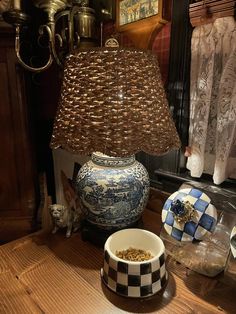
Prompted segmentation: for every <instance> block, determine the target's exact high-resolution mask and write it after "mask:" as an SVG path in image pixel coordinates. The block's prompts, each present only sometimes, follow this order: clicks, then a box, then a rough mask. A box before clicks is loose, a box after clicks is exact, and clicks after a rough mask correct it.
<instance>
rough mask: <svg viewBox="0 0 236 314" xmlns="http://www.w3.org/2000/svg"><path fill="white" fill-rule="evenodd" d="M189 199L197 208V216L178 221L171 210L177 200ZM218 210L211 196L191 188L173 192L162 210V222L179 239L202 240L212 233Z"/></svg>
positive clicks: (170, 233) (168, 231)
mask: <svg viewBox="0 0 236 314" xmlns="http://www.w3.org/2000/svg"><path fill="white" fill-rule="evenodd" d="M177 199H178V200H180V201H189V202H190V203H191V204H192V205H193V206H194V209H195V218H194V219H193V220H191V221H189V222H187V223H185V224H180V223H178V222H177V221H176V220H175V218H174V215H173V212H172V211H171V204H172V202H173V201H176V200H177ZM216 221H217V212H216V208H215V207H214V206H213V205H212V204H211V200H210V198H209V197H208V196H207V195H206V194H205V193H203V192H202V191H200V190H197V189H194V188H189V189H182V190H179V191H177V192H175V193H173V194H172V195H171V196H170V197H169V198H168V199H167V201H166V202H165V204H164V207H163V210H162V222H163V224H164V228H165V230H166V231H167V233H168V234H169V235H171V236H172V237H173V238H175V239H176V240H178V241H193V240H201V239H203V237H204V236H205V235H207V234H208V233H211V232H212V231H213V230H214V228H215V225H216Z"/></svg>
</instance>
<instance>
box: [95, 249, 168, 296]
mask: <svg viewBox="0 0 236 314" xmlns="http://www.w3.org/2000/svg"><path fill="white" fill-rule="evenodd" d="M101 276H102V278H103V280H104V282H105V284H106V285H107V286H108V287H109V288H110V289H111V290H113V291H114V292H116V293H117V294H120V295H122V296H126V297H133V298H140V297H148V296H151V295H153V294H155V293H157V292H158V291H160V290H161V289H162V288H164V287H165V285H166V283H167V278H168V274H167V271H166V268H165V255H164V253H163V254H162V255H161V256H160V257H159V258H158V259H157V260H155V261H152V262H145V263H143V262H142V263H131V264H130V263H128V262H127V263H126V262H122V261H116V260H114V259H112V258H111V257H110V255H109V253H108V252H107V251H105V256H104V267H103V269H102V270H101Z"/></svg>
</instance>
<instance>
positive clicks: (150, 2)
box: [119, 0, 159, 26]
mask: <svg viewBox="0 0 236 314" xmlns="http://www.w3.org/2000/svg"><path fill="white" fill-rule="evenodd" d="M158 4H159V0H121V1H119V25H120V26H122V25H126V24H129V23H132V22H136V21H139V20H141V19H145V18H147V17H151V16H153V15H156V14H158V13H159V5H158Z"/></svg>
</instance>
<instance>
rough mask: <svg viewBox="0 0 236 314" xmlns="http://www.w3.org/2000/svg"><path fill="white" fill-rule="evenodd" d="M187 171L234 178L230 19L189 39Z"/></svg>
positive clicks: (235, 35) (235, 104)
mask: <svg viewBox="0 0 236 314" xmlns="http://www.w3.org/2000/svg"><path fill="white" fill-rule="evenodd" d="M191 45H192V48H191V49H192V55H191V86H190V127H189V146H190V151H191V153H190V157H188V161H187V168H188V169H189V170H190V171H191V176H193V177H200V176H201V175H202V173H203V172H204V173H208V174H213V181H214V183H215V184H220V183H222V182H223V181H224V180H225V179H226V178H228V177H231V178H236V23H235V21H234V18H233V17H225V18H219V19H217V20H216V21H215V22H214V23H211V24H206V25H202V26H198V27H196V28H195V29H194V31H193V35H192V44H191Z"/></svg>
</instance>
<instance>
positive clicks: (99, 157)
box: [51, 47, 180, 231]
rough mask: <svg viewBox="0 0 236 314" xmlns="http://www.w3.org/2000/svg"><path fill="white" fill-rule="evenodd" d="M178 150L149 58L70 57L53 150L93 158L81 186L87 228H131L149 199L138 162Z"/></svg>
mask: <svg viewBox="0 0 236 314" xmlns="http://www.w3.org/2000/svg"><path fill="white" fill-rule="evenodd" d="M179 146H180V141H179V137H178V134H177V132H176V128H175V125H174V122H173V120H172V117H171V113H170V111H169V107H168V103H167V100H166V96H165V92H164V88H163V83H162V80H161V75H160V70H159V66H158V61H157V58H156V56H154V55H153V54H152V53H151V52H147V51H142V50H138V49H130V48H128V49H127V48H122V47H101V48H100V47H99V48H98V47H97V48H92V50H86V51H83V50H79V51H77V52H76V53H74V54H71V55H69V56H68V57H67V60H66V64H65V69H64V79H63V84H62V90H61V98H60V103H59V107H58V112H57V115H56V119H55V122H54V130H53V135H52V141H51V147H52V148H59V147H62V148H63V149H65V150H67V151H70V152H72V153H76V154H87V155H88V154H92V156H91V160H90V161H89V162H88V163H86V164H84V165H83V166H82V168H81V169H80V172H79V174H78V177H77V180H76V190H77V193H78V194H79V199H80V204H81V209H82V212H83V213H84V214H85V220H86V221H87V222H88V224H90V225H91V226H92V227H94V228H98V229H99V230H109V231H115V230H117V229H122V228H127V227H129V226H133V225H134V224H135V223H136V222H137V221H138V220H139V218H140V217H141V214H142V211H143V210H144V208H145V206H146V203H147V200H148V195H149V177H148V173H147V171H146V169H145V168H144V167H143V165H142V164H141V163H139V162H138V161H136V160H135V157H134V154H135V153H137V152H139V151H144V152H146V153H148V154H152V155H156V156H159V155H163V154H165V153H167V152H168V151H170V150H171V149H178V148H179Z"/></svg>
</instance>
